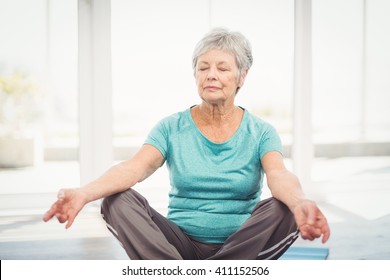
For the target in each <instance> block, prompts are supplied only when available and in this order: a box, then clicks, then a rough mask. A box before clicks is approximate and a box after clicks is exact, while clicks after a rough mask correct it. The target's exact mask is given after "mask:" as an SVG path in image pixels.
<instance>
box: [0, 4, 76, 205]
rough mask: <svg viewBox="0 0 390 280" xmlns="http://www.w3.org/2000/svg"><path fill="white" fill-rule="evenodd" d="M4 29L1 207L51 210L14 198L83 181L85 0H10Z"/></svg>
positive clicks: (2, 16)
mask: <svg viewBox="0 0 390 280" xmlns="http://www.w3.org/2000/svg"><path fill="white" fill-rule="evenodd" d="M0 33H1V34H2V41H1V47H0V107H1V110H0V181H1V182H2V183H1V186H0V195H1V196H0V199H1V203H0V205H1V210H4V209H5V208H7V207H11V208H12V209H14V210H16V209H22V211H23V209H26V208H31V207H45V208H46V207H48V206H49V205H50V204H51V200H50V204H48V202H47V201H44V202H42V201H40V200H38V201H36V200H34V201H33V200H29V199H26V200H20V199H17V197H16V196H13V195H16V194H23V193H29V194H38V193H39V194H42V193H51V192H57V190H58V187H59V186H58V185H57V184H58V183H59V182H61V184H64V185H69V186H72V185H75V184H77V185H78V182H79V172H78V163H77V161H76V160H77V142H78V133H77V107H78V106H77V1H76V0H74V1H61V0H50V1H46V0H36V1H30V0H3V1H1V8H0ZM63 159H71V160H73V161H71V162H66V163H64V162H60V160H63ZM15 167H17V168H15ZM51 199H52V198H51Z"/></svg>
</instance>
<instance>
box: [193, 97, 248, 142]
mask: <svg viewBox="0 0 390 280" xmlns="http://www.w3.org/2000/svg"><path fill="white" fill-rule="evenodd" d="M195 106H196V105H193V106H191V107H190V108H188V109H187V110H186V113H187V117H188V119H189V120H190V123H191V126H192V127H193V128H194V129H195V131H196V133H197V134H198V135H200V136H201V137H202V138H203V139H205V140H206V141H207V142H208V143H210V144H212V145H215V146H223V145H227V144H229V143H230V142H231V141H233V140H234V138H236V137H237V135H239V134H240V131H241V130H242V128H243V126H244V122H246V119H247V114H248V111H247V110H246V109H245V108H243V107H241V106H238V107H239V108H241V109H242V110H244V115H243V116H242V120H241V122H240V125H239V127H238V128H237V130H236V132H234V134H233V135H232V136H231V137H230V138H229V139H227V140H226V141H224V142H220V143H217V142H214V141H212V140H210V139H209V138H208V137H207V136H206V135H204V134H203V132H202V131H200V129H199V128H198V126H197V125H196V123H195V121H194V119H193V118H192V115H191V108H193V107H195Z"/></svg>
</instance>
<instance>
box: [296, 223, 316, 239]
mask: <svg viewBox="0 0 390 280" xmlns="http://www.w3.org/2000/svg"><path fill="white" fill-rule="evenodd" d="M299 231H300V233H301V237H302V239H305V240H306V239H308V240H314V237H313V236H312V234H311V231H310V226H309V225H307V224H306V225H303V226H301V227H300V228H299Z"/></svg>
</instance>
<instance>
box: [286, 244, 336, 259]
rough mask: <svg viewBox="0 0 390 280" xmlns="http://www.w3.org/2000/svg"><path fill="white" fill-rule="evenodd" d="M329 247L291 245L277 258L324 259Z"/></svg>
mask: <svg viewBox="0 0 390 280" xmlns="http://www.w3.org/2000/svg"><path fill="white" fill-rule="evenodd" d="M328 254H329V249H328V248H325V247H293V246H291V247H290V248H288V250H287V251H286V252H285V253H284V254H283V255H282V256H281V257H280V258H279V260H326V258H327V257H328Z"/></svg>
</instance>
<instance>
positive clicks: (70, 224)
mask: <svg viewBox="0 0 390 280" xmlns="http://www.w3.org/2000/svg"><path fill="white" fill-rule="evenodd" d="M75 218H76V216H71V217H69V219H68V222H67V224H66V226H65V228H66V229H68V228H70V227H71V226H72V224H73V222H74V219H75Z"/></svg>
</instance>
